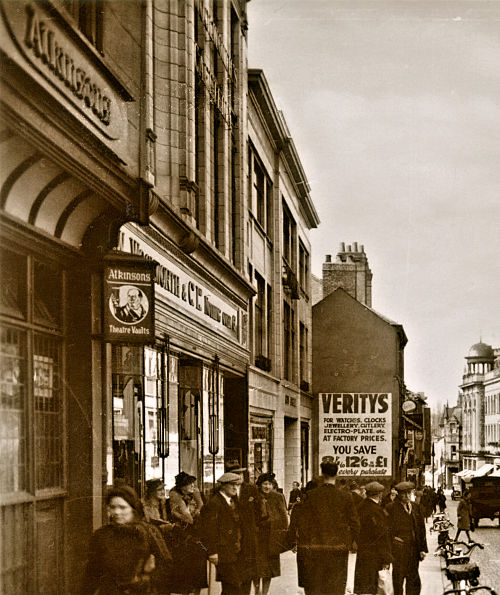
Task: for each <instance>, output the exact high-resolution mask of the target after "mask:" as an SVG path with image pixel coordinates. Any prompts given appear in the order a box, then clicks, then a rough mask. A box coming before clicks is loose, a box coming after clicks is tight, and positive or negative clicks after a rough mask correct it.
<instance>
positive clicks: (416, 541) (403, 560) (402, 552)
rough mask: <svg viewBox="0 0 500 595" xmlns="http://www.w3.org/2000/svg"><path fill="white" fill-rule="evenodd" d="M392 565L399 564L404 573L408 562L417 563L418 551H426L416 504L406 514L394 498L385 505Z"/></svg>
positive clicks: (425, 540) (425, 542)
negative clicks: (409, 512)
mask: <svg viewBox="0 0 500 595" xmlns="http://www.w3.org/2000/svg"><path fill="white" fill-rule="evenodd" d="M387 513H388V515H389V528H390V533H391V545H392V556H393V565H394V567H396V566H399V567H400V568H402V570H403V574H405V572H404V571H405V569H406V568H407V567H408V566H409V563H410V562H415V563H417V564H418V561H419V559H420V558H419V553H420V552H427V551H428V549H427V538H426V535H425V522H424V519H423V517H422V515H421V513H420V509H419V507H418V506H417V505H415V504H412V507H411V514H408V513H407V512H406V510H405V508H404V506H403V504H402V503H401V501H400V500H399V499H398V498H396V500H394V502H393V503H392V504H389V505H388V506H387Z"/></svg>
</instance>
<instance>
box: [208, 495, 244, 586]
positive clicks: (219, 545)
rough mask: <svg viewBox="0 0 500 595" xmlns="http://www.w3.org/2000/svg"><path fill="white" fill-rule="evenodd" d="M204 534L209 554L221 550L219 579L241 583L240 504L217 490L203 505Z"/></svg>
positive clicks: (242, 564) (228, 582) (218, 569)
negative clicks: (234, 502)
mask: <svg viewBox="0 0 500 595" xmlns="http://www.w3.org/2000/svg"><path fill="white" fill-rule="evenodd" d="M200 538H201V542H202V544H203V546H204V548H205V550H206V552H207V555H208V556H211V555H213V554H217V556H218V558H219V561H218V564H217V580H218V581H221V582H223V583H227V584H230V585H235V586H238V585H240V584H241V583H242V582H244V574H243V570H244V557H243V556H242V550H243V547H242V546H243V541H244V538H243V533H242V523H241V516H240V513H239V510H238V506H237V505H236V504H235V508H234V509H232V508H231V506H230V505H229V504H228V503H227V501H226V500H225V498H224V496H223V495H222V494H220V493H217V494H214V495H213V496H212V497H211V498H210V500H209V501H208V503H207V504H206V505H205V506H204V507H203V508H202V511H201V516H200Z"/></svg>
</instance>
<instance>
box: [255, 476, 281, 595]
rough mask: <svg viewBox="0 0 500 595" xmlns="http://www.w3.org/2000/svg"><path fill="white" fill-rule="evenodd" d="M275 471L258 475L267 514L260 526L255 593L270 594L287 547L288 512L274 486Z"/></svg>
mask: <svg viewBox="0 0 500 595" xmlns="http://www.w3.org/2000/svg"><path fill="white" fill-rule="evenodd" d="M273 480H274V473H262V474H261V475H259V477H258V478H257V481H256V483H257V486H258V487H259V490H260V493H261V494H262V497H263V498H264V500H265V501H266V505H267V512H268V515H269V516H268V518H267V520H266V521H264V522H263V523H262V524H261V525H260V527H259V530H258V540H257V575H258V577H259V580H258V583H257V582H256V581H255V582H254V587H255V594H256V595H267V592H268V591H269V585H270V584H271V579H272V578H274V577H275V576H280V575H281V567H280V553H281V552H284V551H285V550H286V549H287V541H288V539H287V528H288V514H287V511H286V502H285V498H284V496H283V494H281V493H280V492H276V491H275V490H274V489H273Z"/></svg>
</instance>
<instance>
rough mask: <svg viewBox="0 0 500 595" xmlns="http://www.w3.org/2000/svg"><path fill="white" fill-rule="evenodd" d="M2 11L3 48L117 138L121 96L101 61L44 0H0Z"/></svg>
mask: <svg viewBox="0 0 500 595" xmlns="http://www.w3.org/2000/svg"><path fill="white" fill-rule="evenodd" d="M0 11H1V15H2V29H3V31H0V34H1V35H2V38H3V39H4V42H5V41H7V39H9V40H10V48H9V47H8V46H7V47H6V49H7V53H9V54H10V56H11V58H13V59H15V60H16V61H18V63H20V64H22V65H23V66H25V65H26V64H29V65H30V66H31V67H32V68H33V70H34V71H35V72H37V73H38V75H40V77H42V79H43V80H44V81H45V82H46V83H48V87H49V89H52V90H54V91H56V92H57V93H58V95H59V96H61V95H62V96H64V97H65V98H66V99H67V100H69V102H70V103H71V105H72V106H73V107H74V108H76V109H77V110H78V113H79V115H80V116H83V117H84V118H85V120H86V121H87V122H89V123H91V124H92V125H93V126H94V127H96V128H98V129H99V130H100V131H101V132H102V134H103V135H104V136H105V137H106V138H108V139H110V140H116V139H118V138H120V136H122V127H123V122H124V121H125V120H124V114H123V98H122V97H121V96H120V95H119V94H118V93H117V91H116V90H115V89H114V88H113V87H114V86H115V85H113V86H111V85H110V84H109V82H108V77H107V76H106V75H105V74H104V70H103V69H102V68H101V65H100V64H99V62H98V61H97V63H96V60H95V58H93V57H92V56H90V54H89V53H88V52H86V51H83V50H82V49H81V48H80V47H79V46H78V45H77V44H76V43H75V42H74V41H73V39H72V38H71V37H70V36H69V35H68V32H67V26H64V20H63V18H62V17H60V16H57V15H56V14H55V13H52V12H50V13H49V12H48V4H46V3H42V2H26V3H24V2H21V1H12V0H1V1H0ZM5 30H6V34H4V33H5Z"/></svg>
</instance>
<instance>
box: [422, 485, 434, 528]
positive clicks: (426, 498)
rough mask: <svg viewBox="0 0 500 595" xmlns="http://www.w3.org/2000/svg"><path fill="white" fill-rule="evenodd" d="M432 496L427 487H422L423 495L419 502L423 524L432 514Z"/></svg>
mask: <svg viewBox="0 0 500 595" xmlns="http://www.w3.org/2000/svg"><path fill="white" fill-rule="evenodd" d="M432 500H433V496H432V491H431V488H430V487H429V486H424V489H423V493H422V501H421V502H420V508H421V510H422V516H423V517H424V520H425V522H427V519H428V518H429V517H430V516H431V514H432V509H433V504H432Z"/></svg>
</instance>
